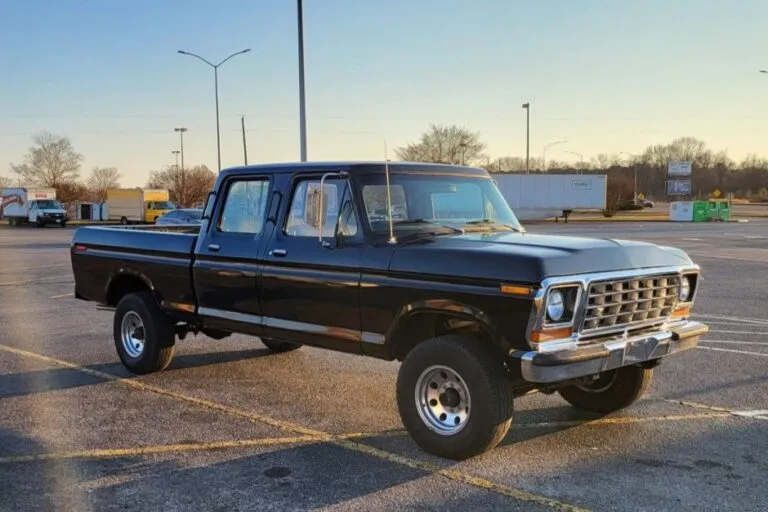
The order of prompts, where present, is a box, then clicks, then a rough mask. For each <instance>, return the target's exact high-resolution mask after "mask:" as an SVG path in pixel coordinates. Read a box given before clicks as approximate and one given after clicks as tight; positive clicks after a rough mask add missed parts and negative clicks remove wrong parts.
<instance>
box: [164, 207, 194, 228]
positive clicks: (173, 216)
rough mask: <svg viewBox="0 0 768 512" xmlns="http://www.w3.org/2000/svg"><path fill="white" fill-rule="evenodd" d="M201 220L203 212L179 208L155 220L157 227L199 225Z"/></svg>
mask: <svg viewBox="0 0 768 512" xmlns="http://www.w3.org/2000/svg"><path fill="white" fill-rule="evenodd" d="M202 218H203V210H201V209H198V208H180V209H178V210H172V211H170V212H168V213H166V214H165V215H163V216H162V217H160V218H158V219H157V224H159V225H166V226H167V225H171V224H173V225H189V224H200V222H202Z"/></svg>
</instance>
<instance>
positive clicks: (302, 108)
mask: <svg viewBox="0 0 768 512" xmlns="http://www.w3.org/2000/svg"><path fill="white" fill-rule="evenodd" d="M296 13H297V16H298V20H297V21H298V27H297V28H298V33H299V145H300V148H301V149H300V152H301V161H302V162H306V161H307V105H306V97H305V95H304V8H303V7H302V0H296Z"/></svg>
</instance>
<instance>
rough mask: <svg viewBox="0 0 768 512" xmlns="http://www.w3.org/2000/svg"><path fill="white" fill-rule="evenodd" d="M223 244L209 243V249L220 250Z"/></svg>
mask: <svg viewBox="0 0 768 512" xmlns="http://www.w3.org/2000/svg"><path fill="white" fill-rule="evenodd" d="M219 249H221V246H220V245H219V244H208V250H209V251H213V252H219Z"/></svg>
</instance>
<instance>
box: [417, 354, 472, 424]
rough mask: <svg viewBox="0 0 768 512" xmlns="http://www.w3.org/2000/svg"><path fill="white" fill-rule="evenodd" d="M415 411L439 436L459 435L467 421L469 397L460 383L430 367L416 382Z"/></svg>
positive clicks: (449, 373) (452, 374)
mask: <svg viewBox="0 0 768 512" xmlns="http://www.w3.org/2000/svg"><path fill="white" fill-rule="evenodd" d="M415 398H416V409H417V410H418V411H419V416H421V420H422V421H423V422H424V423H425V424H426V425H427V427H429V428H430V429H431V430H432V431H434V432H436V433H438V434H440V435H445V436H449V435H454V434H457V433H459V432H461V431H462V430H463V429H464V427H465V426H466V425H467V422H468V421H469V413H470V407H471V397H470V394H469V389H468V388H467V385H466V383H465V382H464V379H462V378H461V377H460V376H459V374H458V373H456V372H455V371H454V370H452V369H450V368H448V367H447V366H440V365H437V366H430V367H429V368H427V369H426V370H424V371H423V372H421V375H419V378H418V380H417V381H416V396H415Z"/></svg>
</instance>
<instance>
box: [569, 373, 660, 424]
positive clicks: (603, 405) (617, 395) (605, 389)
mask: <svg viewBox="0 0 768 512" xmlns="http://www.w3.org/2000/svg"><path fill="white" fill-rule="evenodd" d="M652 378H653V368H643V367H640V366H623V367H621V368H616V369H615V370H609V371H607V372H603V373H601V374H598V375H596V376H593V377H590V378H587V379H584V380H583V381H582V382H581V383H579V384H575V385H572V386H568V387H566V388H563V389H560V390H559V391H558V393H559V394H560V396H561V397H563V399H565V401H566V402H568V403H569V404H571V405H572V406H574V407H575V408H577V409H581V410H584V411H589V412H596V413H600V414H608V413H611V412H615V411H618V410H620V409H624V408H626V407H629V406H630V405H632V404H633V403H634V402H636V401H637V400H639V399H640V398H641V397H642V396H643V395H644V394H645V392H646V391H647V390H648V387H649V386H650V385H651V380H652Z"/></svg>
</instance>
